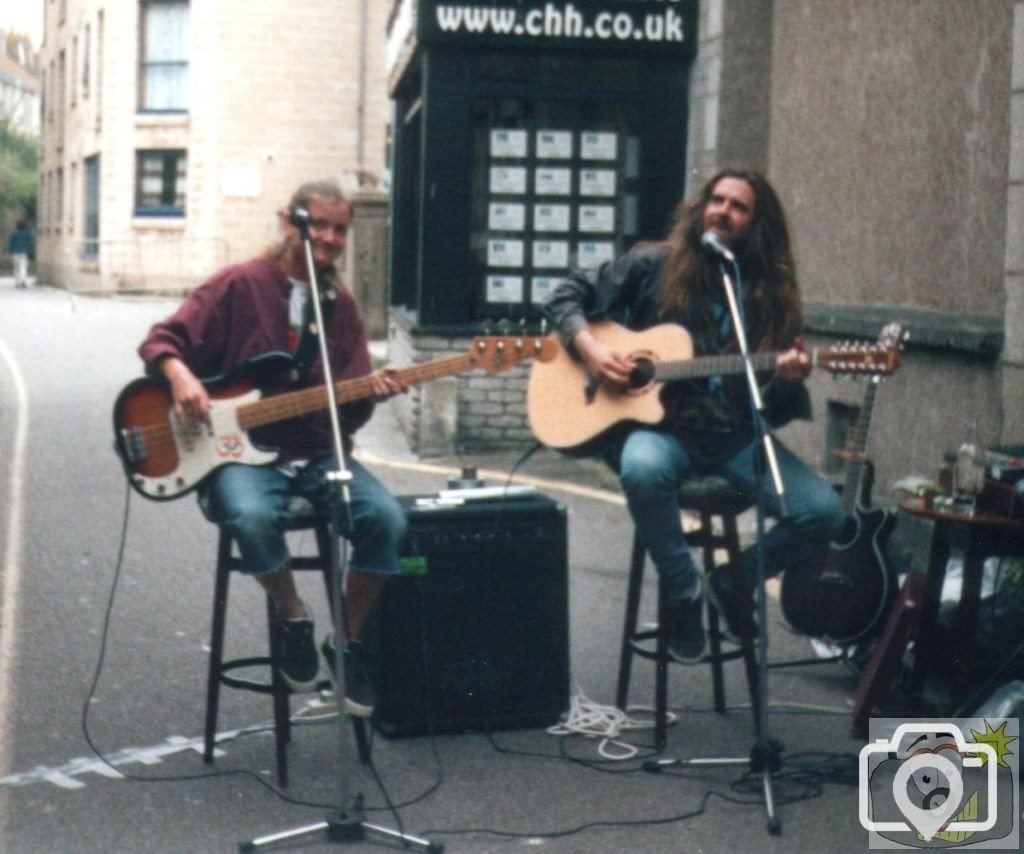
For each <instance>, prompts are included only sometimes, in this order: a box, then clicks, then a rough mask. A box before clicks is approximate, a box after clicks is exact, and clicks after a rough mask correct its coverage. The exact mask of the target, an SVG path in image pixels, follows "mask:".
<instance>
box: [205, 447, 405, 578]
mask: <svg viewBox="0 0 1024 854" xmlns="http://www.w3.org/2000/svg"><path fill="white" fill-rule="evenodd" d="M347 465H348V469H349V471H350V472H351V473H352V480H351V481H350V482H349V492H350V495H351V498H352V501H351V509H352V512H351V514H349V513H347V512H346V510H345V508H344V507H341V508H340V511H339V512H338V514H337V522H338V531H339V532H340V534H341V535H342V536H343V537H345V538H346V539H347V540H349V542H351V544H352V557H351V560H350V561H349V564H350V566H351V568H352V569H356V570H361V571H363V572H380V573H389V574H393V573H396V572H398V555H399V549H400V547H401V545H402V540H403V539H404V537H405V529H406V518H405V512H404V511H403V510H402V507H401V505H400V504H399V503H398V501H397V500H396V499H395V497H394V496H393V495H391V493H390V492H388V491H387V490H386V489H385V488H384V487H383V486H382V485H381V483H380V482H379V481H378V480H377V479H376V478H375V477H374V476H373V475H372V474H370V473H369V472H368V471H367V470H366V469H365V468H363V467H362V466H361V465H360V464H359V463H358V462H357V461H356V460H353V459H349V460H348V463H347ZM334 468H336V466H335V464H334V459H333V457H331V458H329V459H323V460H316V461H314V462H311V463H309V464H308V465H307V466H305V467H303V468H301V469H300V470H299V471H298V473H296V474H295V475H290V474H285V473H284V472H283V471H281V470H280V469H278V468H275V467H274V466H247V465H238V464H233V465H227V466H224V467H223V468H221V469H219V470H218V471H217V472H216V473H215V474H214V475H213V476H212V477H211V478H210V481H209V483H208V485H207V486H206V489H205V492H204V496H203V499H204V502H205V505H206V510H207V514H208V515H209V517H210V518H211V519H212V520H213V521H214V522H216V523H217V524H219V525H223V526H224V527H225V528H227V530H228V531H229V532H230V533H231V535H232V536H233V537H234V538H235V541H236V542H237V543H238V550H239V552H240V553H241V558H242V571H243V572H248V573H250V574H252V575H262V574H265V573H269V572H277V571H278V570H280V569H283V568H284V567H285V566H286V565H287V563H288V557H289V554H288V544H287V541H286V538H285V531H286V528H287V521H288V502H289V500H290V499H291V498H292V497H293V496H302V497H303V498H305V499H306V500H308V501H309V502H310V503H311V504H312V505H313V507H314V508H316V511H317V513H319V514H320V515H321V516H323V517H324V518H325V519H326V518H330V512H331V507H332V506H337V505H336V504H335V501H336V499H335V496H334V495H332V492H334V490H335V489H336V487H335V486H334V485H333V484H328V483H327V482H325V481H324V478H323V475H324V473H325V472H326V471H331V470H333V469H334ZM350 515H351V518H350Z"/></svg>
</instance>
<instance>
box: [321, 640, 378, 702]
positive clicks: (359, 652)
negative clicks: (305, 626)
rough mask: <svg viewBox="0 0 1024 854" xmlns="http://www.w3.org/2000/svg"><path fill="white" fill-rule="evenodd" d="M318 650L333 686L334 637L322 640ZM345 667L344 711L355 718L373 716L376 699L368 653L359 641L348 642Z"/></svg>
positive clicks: (334, 662)
mask: <svg viewBox="0 0 1024 854" xmlns="http://www.w3.org/2000/svg"><path fill="white" fill-rule="evenodd" d="M320 649H321V651H322V652H323V654H324V658H325V659H326V661H327V666H328V667H329V669H330V674H331V685H332V687H335V692H334V693H335V694H337V693H338V692H337V690H336V686H335V684H334V677H335V673H334V668H335V666H336V658H335V656H336V655H337V652H336V649H335V646H334V635H333V634H329V635H328V636H327V637H326V638H324V642H323V643H322V644H321V645H320ZM343 663H344V665H345V711H346V712H348V714H350V715H352V717H355V718H368V717H370V716H371V715H372V714H373V707H374V705H376V702H377V698H376V695H375V693H374V690H373V682H372V681H371V679H370V668H369V653H368V652H367V650H366V647H365V646H364V645H363V644H362V643H361V642H360V641H349V644H348V646H347V647H346V648H345V652H344V662H343Z"/></svg>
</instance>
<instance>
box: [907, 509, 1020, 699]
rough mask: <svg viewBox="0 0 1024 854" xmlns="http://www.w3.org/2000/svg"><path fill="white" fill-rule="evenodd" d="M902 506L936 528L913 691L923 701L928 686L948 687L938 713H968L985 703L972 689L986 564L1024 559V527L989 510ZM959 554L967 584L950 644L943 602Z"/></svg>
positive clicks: (961, 592) (918, 641)
mask: <svg viewBox="0 0 1024 854" xmlns="http://www.w3.org/2000/svg"><path fill="white" fill-rule="evenodd" d="M899 507H900V511H901V512H903V513H909V514H910V515H912V516H919V517H922V518H925V519H930V520H931V521H933V522H934V523H935V528H934V533H933V535H932V543H931V553H930V554H929V556H928V569H927V579H926V583H925V589H924V596H923V601H922V608H921V614H920V621H919V623H918V629H917V643H916V652H915V655H914V667H913V670H912V671H911V674H910V689H911V691H912V692H913V693H914V694H916V695H918V696H922V695H923V690H924V687H925V683H926V681H930V682H932V683H938V684H940V685H942V686H945V688H946V689H947V697H946V698H945V701H944V702H941V701H940V704H939V705H940V708H939V709H938V710H937V711H938V712H939V713H940V714H946V715H951V714H954V713H956V714H961V713H965V712H966V711H969V710H968V709H967V708H966V707H967V705H968V704H970V703H976V702H977V700H978V699H980V698H976V697H972V696H971V695H972V693H973V692H972V691H971V690H970V685H971V678H972V676H974V675H975V672H976V670H977V656H978V654H979V650H978V645H977V638H976V634H975V629H976V627H977V623H978V603H979V600H980V598H981V595H980V594H981V578H982V570H983V567H984V562H985V559H986V558H989V557H1019V556H1024V522H1022V521H1020V520H1018V519H1009V518H1007V517H1006V516H1000V515H996V514H994V513H990V512H986V511H978V510H976V511H975V512H974V513H972V514H966V513H954V512H952V511H950V510H946V509H935V508H934V507H929V506H927V505H926V503H925V501H924V499H921V498H905V499H903V500H902V501H900V503H899ZM954 551H957V552H960V553H961V554H962V555H963V583H962V585H961V588H960V601H959V604H958V607H957V610H956V615H955V617H954V619H953V623H952V626H951V631H950V633H949V634H948V635H947V636H946V640H945V641H944V640H943V637H942V633H941V632H940V631H939V626H938V614H939V601H940V598H941V595H942V585H943V582H944V581H945V578H946V566H947V564H948V563H949V557H950V554H951V553H952V552H954ZM940 677H942V678H940Z"/></svg>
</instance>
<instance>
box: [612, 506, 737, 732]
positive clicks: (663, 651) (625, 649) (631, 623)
mask: <svg viewBox="0 0 1024 854" xmlns="http://www.w3.org/2000/svg"><path fill="white" fill-rule="evenodd" d="M715 516H719V517H720V518H721V520H722V533H721V534H715V532H714V527H713V522H714V517H715ZM687 540H688V542H689V543H690V545H691V546H692V547H694V548H699V549H701V550H702V552H703V568H704V572H705V577H706V575H707V573H709V572H710V571H711V570H712V569H713V568H714V566H715V550H716V549H718V548H722V549H725V550H726V552H727V554H728V555H729V560H730V561H736V560H738V559H739V555H740V547H739V535H738V532H737V528H736V515H735V514H734V513H714V512H710V511H705V510H701V511H700V527H699V528H698V529H697V530H696V531H691V532H688V533H687ZM646 560H647V550H646V548H645V547H644V544H643V542H642V541H641V539H640V535H639V534H638V533H634V535H633V549H632V555H631V557H630V566H629V582H628V586H627V589H626V614H625V619H624V623H623V629H622V646H621V649H620V654H619V678H618V685H617V690H616V698H615V703H616V706H618V708H620V709H623V710H625V709H626V706H627V704H628V701H629V684H630V678H631V676H632V664H633V656H634V655H640V656H642V657H643V658H649V659H652V660H653V661H654V663H655V682H654V743H655V748H656V749H657V750H658V751H661V750H664V748H665V744H666V741H667V729H668V666H669V662H670V660H671V659H670V656H669V652H668V638H669V621H668V596H667V595H666V592H665V588H664V585H663V584H661V583H660V582H659V583H658V611H657V613H658V625H657V627H655V628H652V629H645V630H640V629H638V628H637V622H638V619H639V612H640V594H641V591H642V589H643V576H644V566H645V564H646ZM707 633H708V642H709V646H710V653H709V655H708V659H707V663H708V664H709V665H710V667H711V681H712V689H713V693H714V706H715V711H717V712H724V711H725V681H724V676H723V672H722V664H723V662H725V661H729V660H731V659H734V658H739V657H741V656H742V657H743V659H744V663H745V665H746V672H747V681H748V685H749V687H750V690H751V696H752V697H753V696H754V690H755V688H756V685H757V681H756V680H757V668H756V661H755V659H754V655H753V647H752V646H751V643H750V642H749V641H748V642H747V643H745V644H744V645H743V647H742V648H741V649H739V650H736V651H733V652H723V651H722V635H721V630H720V626H719V615H718V611H717V609H716V608H715V607H714V605H713V604H712V603H711V602H710V601H708V602H707ZM651 640H653V641H654V648H653V650H652V649H651V648H650V645H649V644H648V645H647V646H644V645H643V643H644V642H645V641H651Z"/></svg>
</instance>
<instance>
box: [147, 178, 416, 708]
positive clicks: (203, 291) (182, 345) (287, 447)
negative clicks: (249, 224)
mask: <svg viewBox="0 0 1024 854" xmlns="http://www.w3.org/2000/svg"><path fill="white" fill-rule="evenodd" d="M296 208H302V209H305V210H306V211H308V213H309V235H310V243H311V249H312V255H313V265H314V268H315V269H316V274H317V282H318V284H319V287H320V289H321V292H322V297H323V300H322V308H323V314H324V325H325V327H326V329H325V331H326V334H327V343H328V348H329V352H330V354H331V369H332V371H333V375H334V379H335V381H338V380H341V379H348V378H354V377H361V376H366V375H370V374H371V361H370V355H369V350H368V348H367V339H366V333H365V330H364V328H363V322H362V320H361V318H360V316H359V311H358V309H357V308H356V304H355V301H354V300H353V298H352V295H351V294H350V293H349V292H348V291H347V290H346V289H345V287H344V286H343V284H342V282H341V279H340V276H339V274H338V271H337V269H336V267H335V263H336V262H337V260H338V259H339V258H340V257H341V254H342V252H343V251H344V249H345V242H346V240H347V236H348V229H349V225H350V223H351V221H352V206H351V204H350V203H349V201H348V200H347V199H346V198H345V196H344V194H343V193H342V191H341V188H340V187H339V186H338V185H336V184H335V183H333V182H331V181H320V182H313V183H309V184H305V185H303V186H302V187H300V188H299V189H298V190H297V191H296V192H295V193H294V195H293V196H292V199H291V201H290V203H289V205H288V208H287V209H285V210H283V211H281V212H280V220H281V228H282V231H283V239H282V240H281V242H280V243H279V244H278V245H276V246H274V247H271V248H270V249H269V250H268V251H267V252H266V253H265V254H264V255H263V256H262V257H260V258H256V259H253V260H250V261H247V262H244V263H240V264H234V265H231V266H229V267H227V268H225V269H223V270H221V271H220V272H218V273H217V274H216V275H214V276H213V277H212V278H211V279H210V280H209V281H207V282H206V283H205V284H203V285H202V286H201V287H199V288H198V289H197V290H196V291H194V292H193V293H192V294H191V295H190V296H188V297H187V298H186V299H185V301H184V302H183V303H182V305H181V306H180V307H179V308H178V309H177V311H175V312H174V313H173V314H172V315H171V316H170V317H168V318H167V319H166V320H163V321H161V322H159V323H157V324H155V325H154V326H153V328H152V329H151V330H150V332H149V334H148V336H147V337H146V339H145V341H143V343H142V345H141V346H140V347H139V355H140V356H141V357H142V359H143V361H144V362H145V364H146V369H147V371H149V372H150V373H153V374H155V375H158V376H161V375H162V376H163V377H165V378H166V379H167V381H168V383H169V384H170V389H171V394H172V397H173V400H174V417H176V418H178V419H179V420H182V421H184V420H186V419H198V420H201V421H204V422H206V423H209V420H210V397H209V394H208V391H207V388H206V386H204V384H203V383H202V382H201V381H200V379H198V378H203V379H207V378H211V377H217V376H221V375H224V374H226V373H229V372H231V371H232V370H234V369H237V368H239V367H241V366H244V365H246V364H247V363H249V362H250V360H252V359H253V358H254V357H257V356H261V355H263V354H266V353H270V352H274V351H285V352H287V353H291V354H293V370H292V372H291V376H289V377H287V378H284V380H283V382H282V387H281V388H280V390H289V391H290V390H298V389H303V388H310V387H314V386H322V385H323V384H324V372H323V369H322V366H321V363H320V349H319V343H318V341H317V338H316V336H317V334H318V330H317V329H316V324H315V323H314V322H313V320H312V318H313V317H314V315H313V314H312V312H311V308H312V306H311V302H310V300H311V288H310V285H309V281H308V279H309V275H308V272H307V271H308V267H307V264H306V255H305V247H304V244H303V241H302V236H301V233H300V231H299V229H298V228H297V227H296V225H295V224H294V223H293V222H292V218H291V213H292V211H293V210H295V209H296ZM372 387H373V392H374V395H375V396H374V399H370V400H361V401H356V402H352V403H347V404H344V405H342V406H340V407H339V420H340V423H341V427H342V433H343V441H344V445H345V451H346V455H347V452H348V451H349V450H351V446H352V440H351V436H352V434H353V433H354V432H355V431H356V430H357V429H358V428H359V427H361V426H362V425H363V424H365V423H366V422H367V421H368V420H369V418H370V415H371V413H372V411H373V405H374V400H378V401H381V400H385V399H387V398H388V397H390V396H392V395H394V394H396V393H398V392H401V391H404V390H405V389H404V387H403V386H402V385H401V384H400V382H399V381H398V380H397V379H396V378H395V376H394V375H393V374H392V372H390V371H388V370H387V369H382V370H379V371H376V372H373V373H372ZM259 429H260V430H261V431H263V432H261V434H260V437H259V438H260V442H261V444H266V445H267V446H270V447H274V448H276V449H279V450H280V451H281V457H280V459H279V461H278V464H277V465H272V466H251V465H241V464H229V465H226V466H223V467H221V468H218V469H216V470H215V471H214V473H213V474H212V475H211V476H210V477H209V478H208V479H207V480H206V481H205V483H204V484H203V486H202V500H203V502H204V506H205V507H206V508H207V510H208V513H209V515H210V516H211V518H213V519H214V520H215V521H216V522H217V523H218V524H220V525H223V526H225V527H226V528H227V530H228V531H229V532H230V533H231V535H232V536H233V537H234V538H235V540H236V542H237V543H238V546H239V551H240V554H241V559H242V569H243V571H244V572H246V573H248V574H251V575H252V576H253V577H254V578H255V579H256V580H257V581H258V582H259V583H260V584H261V585H262V587H263V589H264V590H265V591H266V593H267V595H268V596H270V598H271V599H272V600H273V601H274V603H275V604H276V606H277V613H278V616H279V618H280V625H281V629H282V636H283V648H284V649H283V656H282V658H283V661H282V675H283V677H284V679H285V682H286V683H287V684H288V686H289V687H290V688H291V689H292V690H293V691H312V690H314V689H315V688H316V686H317V684H318V683H319V682H320V681H321V677H322V675H325V674H324V673H323V671H322V668H321V659H320V654H319V653H318V651H317V648H316V643H315V639H314V631H313V621H312V618H311V616H310V614H309V612H308V611H307V610H306V606H305V605H304V603H303V602H302V600H301V599H300V598H299V595H298V592H297V591H296V586H295V580H294V577H293V574H292V572H291V571H290V570H289V568H288V560H289V555H288V547H287V543H286V539H285V527H284V526H285V523H286V520H287V508H288V504H289V500H290V498H291V497H292V496H302V497H304V498H306V499H308V500H309V501H310V502H311V503H312V504H313V506H314V507H315V508H316V510H317V512H318V513H320V514H322V515H324V516H326V515H327V514H328V513H329V512H330V508H331V507H332V506H337V504H336V503H334V499H335V497H336V495H337V487H336V485H335V484H334V483H333V482H327V481H325V479H324V473H325V472H328V471H332V470H334V469H336V468H337V463H336V461H335V459H334V454H333V448H334V444H333V438H332V437H333V434H332V431H331V425H330V419H329V413H328V412H327V411H321V412H317V413H314V414H313V415H308V416H302V417H297V418H292V419H289V420H286V421H282V422H280V423H278V424H275V425H270V426H269V427H262V428H259ZM345 467H346V468H347V469H348V471H349V472H350V473H351V475H352V480H351V481H350V483H349V492H350V495H351V503H350V511H351V512H347V511H346V510H345V509H342V510H340V511H339V513H338V523H339V530H340V531H341V533H342V534H343V535H344V536H345V537H346V538H348V539H349V540H350V542H351V543H352V553H351V561H350V567H349V570H348V573H347V575H346V580H345V593H344V604H345V607H344V612H345V617H346V621H345V626H344V628H345V635H346V640H347V647H346V648H345V652H344V654H345V656H346V662H347V666H346V667H345V675H346V682H347V683H348V684H346V686H345V687H346V690H345V695H346V708H347V710H348V711H349V713H350V714H354V715H363V716H366V715H369V714H370V713H371V712H372V709H373V697H372V691H371V687H370V684H369V680H368V678H367V676H366V668H365V660H364V659H365V650H363V648H362V646H361V644H360V643H359V642H358V639H359V636H360V632H361V630H362V628H363V625H364V622H365V620H366V617H367V615H368V613H369V611H370V609H371V608H372V607H373V605H374V603H375V602H376V600H377V598H378V596H379V595H380V592H381V591H382V589H383V586H384V583H385V580H386V579H387V577H388V575H389V574H393V573H396V572H397V571H398V552H399V547H400V545H401V542H402V538H403V536H404V534H405V524H406V523H405V515H404V513H403V511H402V509H401V507H400V506H399V504H398V502H397V501H396V500H395V498H394V497H393V496H392V495H391V494H390V493H389V492H388V491H387V490H386V489H385V488H384V487H383V486H382V485H381V484H380V483H379V482H378V481H377V479H376V478H375V477H374V476H373V475H372V474H370V472H368V471H367V470H366V469H365V468H364V467H363V466H361V465H360V464H359V463H358V462H357V461H356V460H354V459H351V458H349V459H347V460H346V461H345ZM322 648H323V651H324V654H325V656H326V658H327V662H328V663H331V659H332V657H333V655H334V654H335V644H334V639H333V636H331V637H328V638H327V639H326V640H325V641H324V644H323V647H322ZM331 672H332V673H333V667H331Z"/></svg>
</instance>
